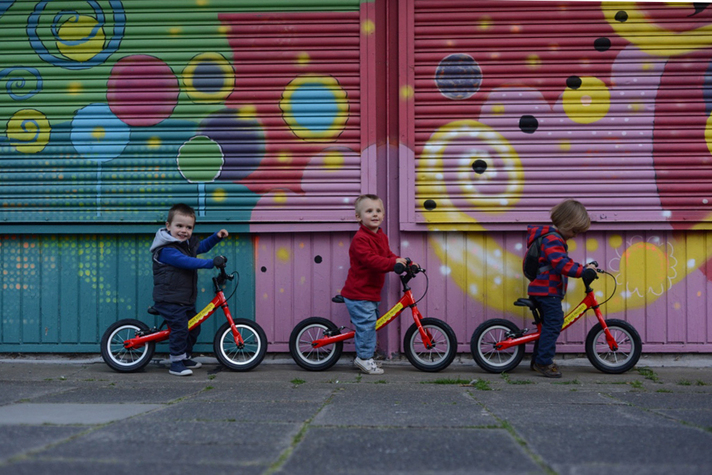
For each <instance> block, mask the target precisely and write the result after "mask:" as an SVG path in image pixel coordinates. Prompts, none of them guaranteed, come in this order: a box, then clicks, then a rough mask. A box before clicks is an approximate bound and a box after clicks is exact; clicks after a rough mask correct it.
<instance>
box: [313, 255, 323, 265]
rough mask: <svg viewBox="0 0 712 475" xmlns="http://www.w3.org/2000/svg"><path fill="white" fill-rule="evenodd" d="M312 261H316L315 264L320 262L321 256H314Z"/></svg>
mask: <svg viewBox="0 0 712 475" xmlns="http://www.w3.org/2000/svg"><path fill="white" fill-rule="evenodd" d="M314 262H316V263H317V264H321V256H316V257H315V258H314Z"/></svg>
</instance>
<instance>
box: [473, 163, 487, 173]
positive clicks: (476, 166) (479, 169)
mask: <svg viewBox="0 0 712 475" xmlns="http://www.w3.org/2000/svg"><path fill="white" fill-rule="evenodd" d="M472 169H473V170H474V171H475V173H477V174H478V175H482V174H483V173H484V172H486V171H487V162H485V161H484V160H475V161H474V162H473V163H472Z"/></svg>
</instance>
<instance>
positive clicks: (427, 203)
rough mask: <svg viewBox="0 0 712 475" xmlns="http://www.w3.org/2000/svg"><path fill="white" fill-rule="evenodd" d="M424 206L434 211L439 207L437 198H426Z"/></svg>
mask: <svg viewBox="0 0 712 475" xmlns="http://www.w3.org/2000/svg"><path fill="white" fill-rule="evenodd" d="M423 206H424V207H425V209H427V210H428V211H432V210H434V209H435V208H437V206H438V205H437V203H435V200H425V203H423Z"/></svg>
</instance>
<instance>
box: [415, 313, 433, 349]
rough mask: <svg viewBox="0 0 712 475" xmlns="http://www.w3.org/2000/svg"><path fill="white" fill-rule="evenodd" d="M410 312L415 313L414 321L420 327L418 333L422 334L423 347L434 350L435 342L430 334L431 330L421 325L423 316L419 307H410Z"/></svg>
mask: <svg viewBox="0 0 712 475" xmlns="http://www.w3.org/2000/svg"><path fill="white" fill-rule="evenodd" d="M410 311H411V312H412V313H413V321H414V322H415V324H416V326H417V327H418V333H420V338H422V340H423V346H425V349H427V350H432V349H433V348H435V342H434V341H433V335H432V334H431V333H430V330H426V329H425V328H424V327H423V324H422V323H421V320H422V319H423V315H421V313H420V311H419V310H418V307H416V306H415V305H413V306H411V307H410Z"/></svg>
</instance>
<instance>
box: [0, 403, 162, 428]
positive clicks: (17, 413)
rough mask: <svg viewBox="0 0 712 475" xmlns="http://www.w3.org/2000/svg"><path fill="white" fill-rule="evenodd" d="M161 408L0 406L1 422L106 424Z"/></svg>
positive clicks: (61, 405)
mask: <svg viewBox="0 0 712 475" xmlns="http://www.w3.org/2000/svg"><path fill="white" fill-rule="evenodd" d="M160 407H162V406H160V405H158V404H50V403H40V404H35V403H23V404H10V405H8V406H1V407H0V425H12V424H30V425H32V424H68V425H92V424H106V423H107V422H112V421H116V420H119V419H125V418H127V417H132V416H135V415H137V414H141V413H144V412H149V411H153V410H154V409H158V408H160Z"/></svg>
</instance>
